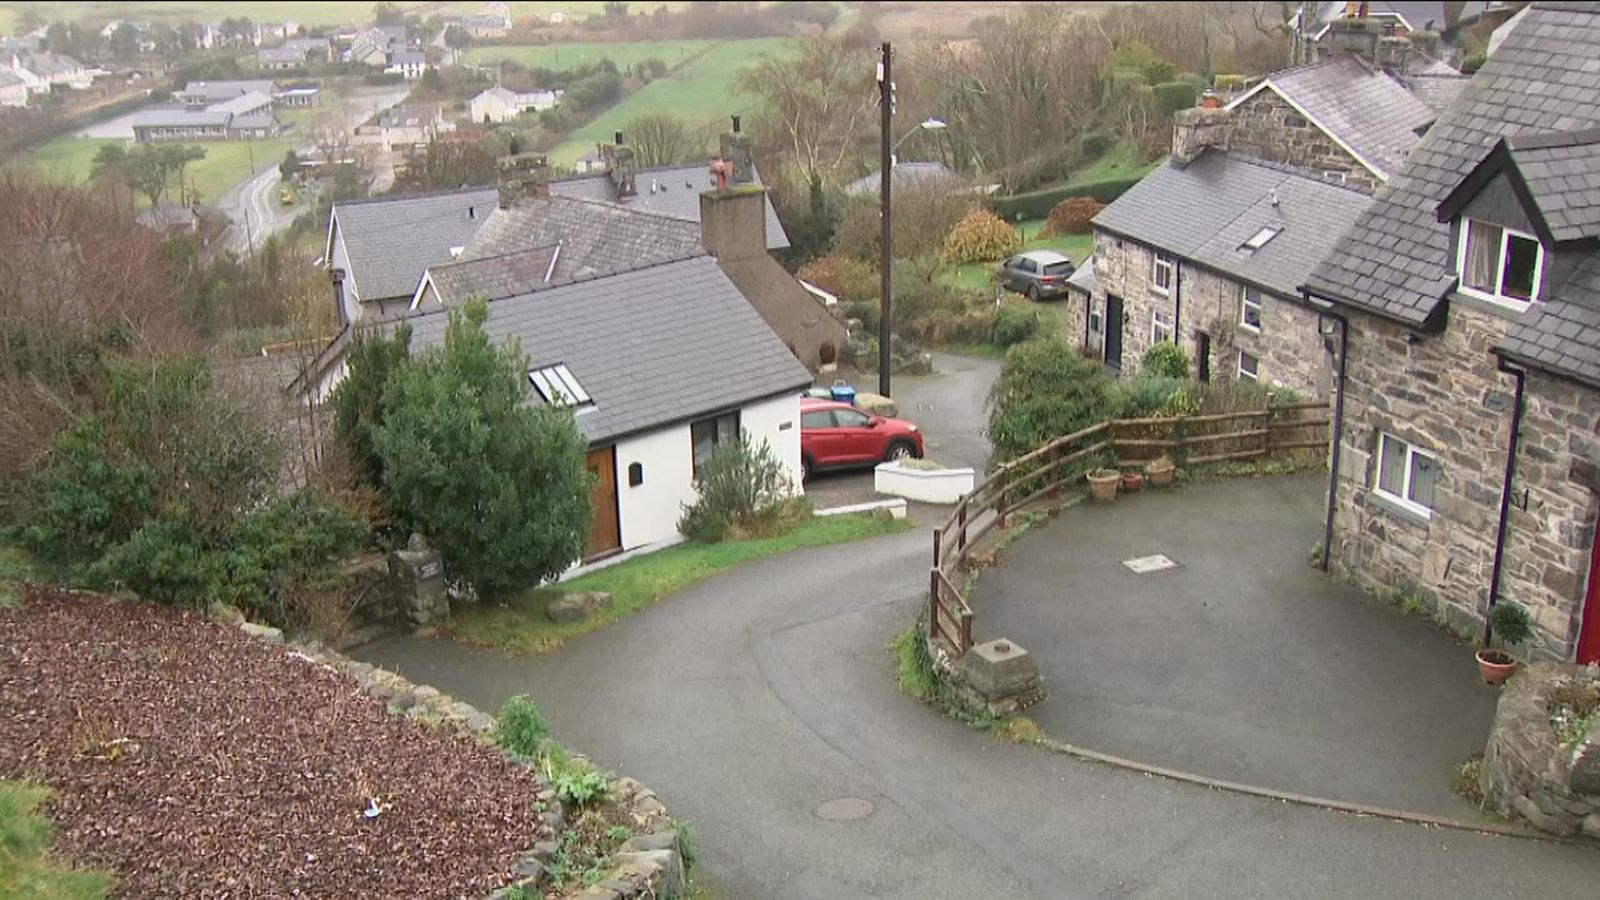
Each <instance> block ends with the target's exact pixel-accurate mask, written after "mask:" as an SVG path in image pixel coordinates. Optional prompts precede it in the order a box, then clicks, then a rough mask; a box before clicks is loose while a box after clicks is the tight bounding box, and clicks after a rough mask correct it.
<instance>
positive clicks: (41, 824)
mask: <svg viewBox="0 0 1600 900" xmlns="http://www.w3.org/2000/svg"><path fill="white" fill-rule="evenodd" d="M49 796H50V791H49V790H48V789H46V788H42V787H39V786H37V785H32V784H24V783H21V782H16V781H0V897H38V898H51V900H91V898H98V897H104V896H105V895H106V892H107V891H108V890H109V889H110V887H111V877H110V876H109V875H107V874H105V873H104V872H90V871H84V870H79V869H73V868H70V867H67V866H64V865H62V862H61V860H59V859H53V858H51V856H50V831H51V828H50V820H49V819H47V818H45V816H44V813H42V812H40V810H39V807H40V806H42V805H43V804H44V801H45V799H46V798H48V797H49Z"/></svg>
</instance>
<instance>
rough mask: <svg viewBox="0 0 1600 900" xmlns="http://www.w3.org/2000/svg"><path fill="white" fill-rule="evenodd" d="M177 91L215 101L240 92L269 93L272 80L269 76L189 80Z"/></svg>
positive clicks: (208, 101) (235, 95) (237, 94)
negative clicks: (234, 79) (240, 78)
mask: <svg viewBox="0 0 1600 900" xmlns="http://www.w3.org/2000/svg"><path fill="white" fill-rule="evenodd" d="M178 93H179V94H182V95H185V96H200V97H205V98H206V102H207V103H215V102H217V101H219V100H227V99H228V98H230V97H237V96H239V95H241V94H249V93H257V94H271V93H272V80H271V79H269V78H256V79H246V80H241V81H191V82H189V83H188V84H185V85H184V86H183V90H181V91H179V92H178Z"/></svg>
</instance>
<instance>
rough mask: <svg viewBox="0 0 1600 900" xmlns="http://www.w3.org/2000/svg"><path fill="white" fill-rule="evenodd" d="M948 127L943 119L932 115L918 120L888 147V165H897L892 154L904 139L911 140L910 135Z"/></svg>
mask: <svg viewBox="0 0 1600 900" xmlns="http://www.w3.org/2000/svg"><path fill="white" fill-rule="evenodd" d="M949 127H950V126H949V125H947V124H945V121H944V120H943V119H935V118H932V117H930V118H926V119H923V120H922V121H921V122H918V123H917V127H915V128H913V129H911V130H910V131H908V132H906V136H905V137H903V138H901V139H900V140H898V141H895V142H894V146H893V147H890V148H889V159H890V165H899V163H898V162H897V161H895V159H894V154H895V152H896V151H898V150H899V149H900V145H901V144H904V143H905V142H906V141H909V140H911V136H912V135H914V134H916V133H917V132H919V131H943V130H944V129H946V128H949Z"/></svg>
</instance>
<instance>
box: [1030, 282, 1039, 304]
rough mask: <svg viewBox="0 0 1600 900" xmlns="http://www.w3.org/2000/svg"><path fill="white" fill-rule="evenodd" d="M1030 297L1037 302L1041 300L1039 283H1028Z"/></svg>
mask: <svg viewBox="0 0 1600 900" xmlns="http://www.w3.org/2000/svg"><path fill="white" fill-rule="evenodd" d="M1028 299H1029V300H1032V301H1033V302H1035V303H1038V302H1039V286H1038V285H1037V284H1030V285H1028Z"/></svg>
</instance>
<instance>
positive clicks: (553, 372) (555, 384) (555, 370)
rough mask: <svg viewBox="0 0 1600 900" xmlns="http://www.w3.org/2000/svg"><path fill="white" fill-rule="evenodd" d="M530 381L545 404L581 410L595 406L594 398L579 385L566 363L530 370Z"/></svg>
mask: <svg viewBox="0 0 1600 900" xmlns="http://www.w3.org/2000/svg"><path fill="white" fill-rule="evenodd" d="M528 380H529V381H531V382H533V387H534V389H535V390H537V391H538V392H539V396H540V397H542V398H544V402H546V403H548V404H550V405H551V406H574V407H577V408H579V409H582V408H584V407H593V406H594V398H592V397H590V396H589V392H588V391H585V390H584V389H583V385H581V384H579V383H578V379H577V378H575V377H574V376H573V374H572V370H571V369H568V368H567V366H566V363H556V364H555V365H553V366H545V367H544V368H542V369H530V370H529V371H528Z"/></svg>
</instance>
